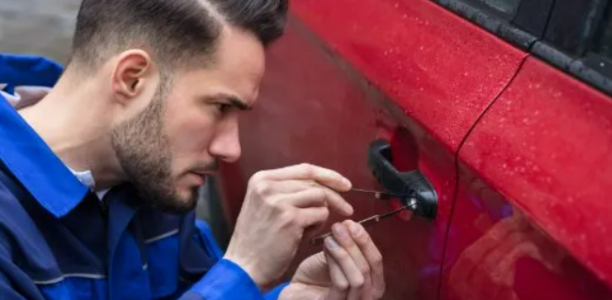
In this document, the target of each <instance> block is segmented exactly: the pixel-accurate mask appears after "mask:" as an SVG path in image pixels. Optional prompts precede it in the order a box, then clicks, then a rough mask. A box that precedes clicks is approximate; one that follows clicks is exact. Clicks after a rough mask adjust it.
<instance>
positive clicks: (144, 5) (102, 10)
mask: <svg viewBox="0 0 612 300" xmlns="http://www.w3.org/2000/svg"><path fill="white" fill-rule="evenodd" d="M287 2H288V0H83V2H82V3H81V7H80V9H79V14H78V17H77V25H76V31H75V35H74V40H73V46H72V56H71V59H70V60H71V62H75V61H78V62H79V63H85V64H86V65H87V67H88V68H92V67H95V66H97V65H99V64H100V63H102V62H103V61H105V60H106V59H108V58H109V56H110V55H112V54H116V53H118V52H120V51H122V50H127V49H129V47H146V48H148V49H149V50H150V51H151V52H152V53H151V54H152V55H153V56H154V58H155V59H156V60H157V61H158V62H160V63H162V64H165V65H166V67H177V66H184V65H186V64H193V63H194V62H193V59H195V58H201V57H202V56H203V54H211V53H213V52H214V50H215V46H216V42H217V40H218V37H219V35H220V34H221V29H222V27H223V26H224V24H228V25H232V26H237V27H240V28H242V29H245V30H247V31H249V32H251V33H253V34H254V35H255V36H256V37H257V38H258V39H259V40H260V41H261V43H262V44H263V45H264V46H267V45H269V44H270V43H272V42H273V41H274V40H276V39H277V38H278V37H280V36H281V35H282V33H283V31H284V28H285V23H286V18H287V9H288V3H287Z"/></svg>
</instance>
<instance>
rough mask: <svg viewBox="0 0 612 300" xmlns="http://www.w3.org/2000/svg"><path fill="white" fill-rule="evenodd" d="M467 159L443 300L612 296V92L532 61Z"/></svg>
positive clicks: (480, 128) (476, 135) (486, 120)
mask: <svg viewBox="0 0 612 300" xmlns="http://www.w3.org/2000/svg"><path fill="white" fill-rule="evenodd" d="M459 158H460V160H459V162H460V179H459V187H458V193H457V200H456V201H457V202H456V204H455V205H456V207H455V209H454V214H453V219H452V223H451V227H450V229H449V240H448V247H447V249H448V250H447V251H448V253H447V256H446V257H447V261H446V266H447V268H446V269H445V272H444V274H445V276H444V280H445V284H444V287H445V288H444V292H443V295H444V297H443V299H470V300H472V299H473V300H478V299H499V300H504V299H568V300H569V299H572V300H577V299H612V292H611V291H610V290H609V287H610V286H612V262H611V260H610V258H611V257H612V246H611V244H610V242H609V236H610V233H609V230H610V228H612V218H611V217H610V216H612V205H610V203H609V201H607V200H608V199H610V194H611V193H612V176H611V175H610V174H612V100H611V99H610V98H609V97H608V96H605V95H603V94H601V93H599V92H597V91H594V90H593V89H592V88H591V87H589V86H588V85H586V84H583V83H580V82H578V81H577V80H575V79H573V78H571V77H570V76H568V75H566V74H564V73H562V72H560V71H559V70H557V69H555V68H553V67H551V66H549V65H547V64H545V63H543V62H541V61H539V60H538V59H535V58H529V59H527V61H526V62H525V64H524V66H523V67H522V68H521V71H520V72H519V74H518V75H517V77H516V79H515V80H514V81H513V82H512V84H511V85H510V86H509V87H508V89H507V90H506V91H505V92H504V93H503V95H502V96H501V97H500V98H499V99H498V100H497V101H496V102H495V103H494V104H493V105H492V107H491V108H490V110H488V111H487V112H486V114H485V115H484V117H483V118H482V120H481V121H480V122H479V123H478V124H477V125H476V127H475V129H474V131H473V132H472V133H471V134H470V135H469V137H468V138H467V140H466V142H465V144H464V146H463V147H462V148H461V150H460V154H459ZM474 286H480V287H482V288H478V289H474V288H473V287H474Z"/></svg>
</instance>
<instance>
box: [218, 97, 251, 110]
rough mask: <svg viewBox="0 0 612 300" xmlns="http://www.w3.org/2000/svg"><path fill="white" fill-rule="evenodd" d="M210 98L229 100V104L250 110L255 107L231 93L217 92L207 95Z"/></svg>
mask: <svg viewBox="0 0 612 300" xmlns="http://www.w3.org/2000/svg"><path fill="white" fill-rule="evenodd" d="M207 98H208V99H209V100H221V99H223V100H226V101H228V105H231V106H233V107H235V108H237V109H239V110H242V111H248V110H251V109H253V108H252V107H251V106H249V105H248V104H246V103H244V101H242V100H241V99H240V98H239V97H237V96H234V95H231V94H217V95H214V96H210V97H207Z"/></svg>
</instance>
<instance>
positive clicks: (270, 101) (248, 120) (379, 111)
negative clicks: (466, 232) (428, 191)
mask: <svg viewBox="0 0 612 300" xmlns="http://www.w3.org/2000/svg"><path fill="white" fill-rule="evenodd" d="M397 3H398V4H397V5H396V2H393V1H380V0H377V1H374V0H361V1H349V0H334V1H310V0H300V1H294V2H292V18H291V22H290V25H289V28H288V31H287V34H286V36H285V37H284V38H283V39H281V40H280V41H279V42H278V43H277V44H275V45H273V46H272V47H271V48H270V49H269V53H268V62H267V73H266V76H265V78H264V81H263V84H262V90H261V96H260V101H259V103H258V104H257V105H256V108H255V110H254V111H253V112H250V113H248V114H246V115H245V116H244V119H243V122H242V125H243V126H242V127H241V140H242V143H243V158H242V159H241V160H240V161H239V162H238V163H237V164H233V165H223V166H222V171H221V175H222V176H221V177H222V180H221V182H222V194H223V195H224V199H225V203H224V205H225V207H226V211H227V217H228V218H229V220H232V221H234V220H235V219H236V218H237V216H238V213H239V211H240V206H241V203H242V199H243V197H244V194H245V191H246V184H247V181H248V178H249V177H250V176H251V175H253V174H254V173H255V172H257V171H259V170H266V169H272V168H279V167H283V166H286V165H291V164H298V163H302V162H308V163H312V164H317V165H321V166H324V167H328V168H332V169H335V170H337V171H339V172H341V173H342V174H344V175H346V176H347V177H348V178H349V179H351V180H352V181H353V185H354V186H356V187H362V188H372V189H380V188H381V187H380V186H379V185H378V183H377V182H376V179H374V178H373V177H372V175H371V171H370V169H369V168H368V166H367V164H366V162H367V151H368V146H369V144H370V143H371V142H372V141H374V140H376V139H380V138H382V139H386V140H388V141H389V142H390V143H391V146H392V152H393V157H394V161H393V162H394V165H395V166H396V167H397V168H398V169H399V170H403V171H409V170H414V169H419V170H421V171H422V172H423V174H424V175H425V176H426V177H427V178H428V179H429V181H431V183H432V185H433V186H434V188H435V189H436V191H437V193H438V196H439V211H438V217H437V219H436V220H435V221H428V220H424V219H421V218H414V219H412V220H411V221H408V220H409V219H410V215H409V214H408V213H406V214H402V215H401V216H399V217H397V218H395V219H393V220H390V221H385V222H383V223H381V224H378V225H375V226H373V227H371V228H369V229H368V230H369V231H370V233H371V234H372V236H373V239H374V240H375V242H376V243H377V245H378V246H379V247H380V249H381V251H382V253H383V254H384V258H385V268H386V281H387V287H388V289H387V294H386V295H385V299H407V298H408V299H431V300H433V299H437V297H438V290H439V283H440V280H439V279H440V277H439V276H440V270H441V265H442V264H443V262H442V260H443V253H444V241H445V237H446V230H447V227H448V224H449V217H450V214H451V207H452V203H453V199H454V195H455V186H456V182H457V178H456V175H457V171H456V161H455V157H456V154H457V151H458V149H459V145H460V144H461V141H462V140H463V138H464V137H465V136H466V135H467V133H468V132H469V130H470V128H471V127H472V125H473V124H474V123H475V122H476V121H477V119H478V117H479V116H480V115H481V114H482V112H483V111H484V110H485V109H486V107H487V106H488V105H489V104H490V103H491V102H492V101H493V100H494V99H495V98H496V97H497V95H499V94H500V93H501V91H502V90H503V89H504V87H505V86H506V85H507V84H508V83H509V82H510V80H511V79H512V77H513V76H514V75H515V74H516V72H517V71H518V69H519V66H520V64H521V62H522V61H523V59H524V58H525V57H526V54H525V53H523V52H521V51H519V50H516V49H515V48H514V47H512V46H510V45H509V44H507V43H505V42H502V41H499V40H498V39H496V38H495V37H494V36H492V35H491V34H489V33H487V32H486V31H484V30H482V29H480V28H478V27H476V26H474V25H472V24H470V23H469V22H467V21H465V20H462V19H461V18H459V17H457V16H455V15H453V14H452V13H449V12H447V11H446V10H444V9H443V8H442V7H439V6H437V5H435V4H433V3H431V2H428V1H425V0H406V1H403V2H397ZM368 24H369V25H368ZM372 24H374V25H372ZM366 25H367V26H366ZM492 50H493V51H492ZM347 199H348V200H349V201H351V202H352V203H353V205H354V206H355V208H356V214H355V216H353V219H355V220H358V219H361V218H365V217H367V216H371V215H373V214H377V213H383V212H386V211H388V210H390V209H391V208H394V207H397V206H398V205H399V203H398V202H394V201H391V202H390V203H385V202H382V201H378V200H374V199H372V198H365V197H348V198H347ZM332 219H333V220H338V217H337V216H334V217H333V218H332ZM319 250H320V248H316V247H312V246H309V245H306V244H305V245H304V246H303V247H301V248H300V251H299V253H298V255H297V258H296V262H299V261H301V260H302V259H303V258H304V257H306V256H307V255H309V254H312V253H315V252H316V251H319ZM295 267H296V265H293V266H292V268H291V270H294V269H295ZM291 270H290V272H291Z"/></svg>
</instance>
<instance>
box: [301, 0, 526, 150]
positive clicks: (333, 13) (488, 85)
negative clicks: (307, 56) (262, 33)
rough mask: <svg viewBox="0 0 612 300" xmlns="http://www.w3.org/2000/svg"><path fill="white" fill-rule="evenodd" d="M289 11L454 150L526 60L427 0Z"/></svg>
mask: <svg viewBox="0 0 612 300" xmlns="http://www.w3.org/2000/svg"><path fill="white" fill-rule="evenodd" d="M291 5H292V6H293V12H294V13H295V14H296V15H297V16H298V17H299V18H300V19H301V20H302V21H303V22H304V23H305V24H306V25H307V26H308V27H309V28H310V29H311V30H313V31H314V32H315V33H316V34H317V35H318V36H319V37H320V38H321V39H322V40H324V41H325V42H327V43H328V44H329V45H330V46H331V47H332V49H334V50H335V51H337V53H339V54H340V55H341V56H342V58H343V59H345V60H346V61H348V62H350V63H351V64H352V65H353V66H355V67H356V68H357V69H358V70H359V72H360V73H361V74H362V75H363V76H365V77H366V78H368V80H370V81H371V82H372V83H374V85H375V86H377V87H378V88H380V90H381V91H383V92H384V93H385V94H386V95H387V96H389V98H391V99H393V101H394V102H395V103H397V104H398V105H399V107H401V108H402V109H403V110H404V111H405V113H406V115H408V116H410V117H412V118H414V119H415V120H417V121H418V122H419V123H420V124H421V125H422V126H424V127H425V128H426V130H427V131H428V132H429V133H431V135H432V137H433V138H434V139H435V140H438V141H440V142H442V143H443V144H444V145H445V147H447V148H448V150H449V151H451V152H453V151H455V150H456V149H457V147H458V146H459V144H460V143H461V141H462V140H463V138H464V137H465V135H466V134H467V131H468V129H469V128H471V126H472V125H473V124H474V121H475V120H476V118H477V117H478V116H479V115H480V114H481V113H482V112H483V110H484V109H485V107H486V106H487V105H488V104H489V103H490V101H491V100H492V99H493V98H494V97H495V96H496V95H497V93H498V92H500V91H501V90H502V88H503V87H505V86H506V85H507V84H508V81H509V80H510V78H511V76H512V75H514V74H515V72H516V70H517V68H518V66H519V65H520V62H521V60H522V58H523V57H525V56H526V54H525V53H523V52H521V51H519V50H517V49H515V48H514V47H511V46H510V45H508V44H507V43H505V42H503V41H501V40H499V39H497V38H495V37H494V36H492V35H491V34H489V33H487V32H485V31H484V30H482V29H480V28H479V27H476V26H475V25H473V24H471V23H469V22H467V21H465V20H463V19H461V18H460V17H458V16H456V15H454V14H452V13H451V12H448V11H446V10H445V9H443V8H441V7H439V6H437V5H436V4H434V3H432V2H431V1H427V0H401V1H398V0H333V1H321V0H297V1H293V2H292V4H291Z"/></svg>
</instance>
